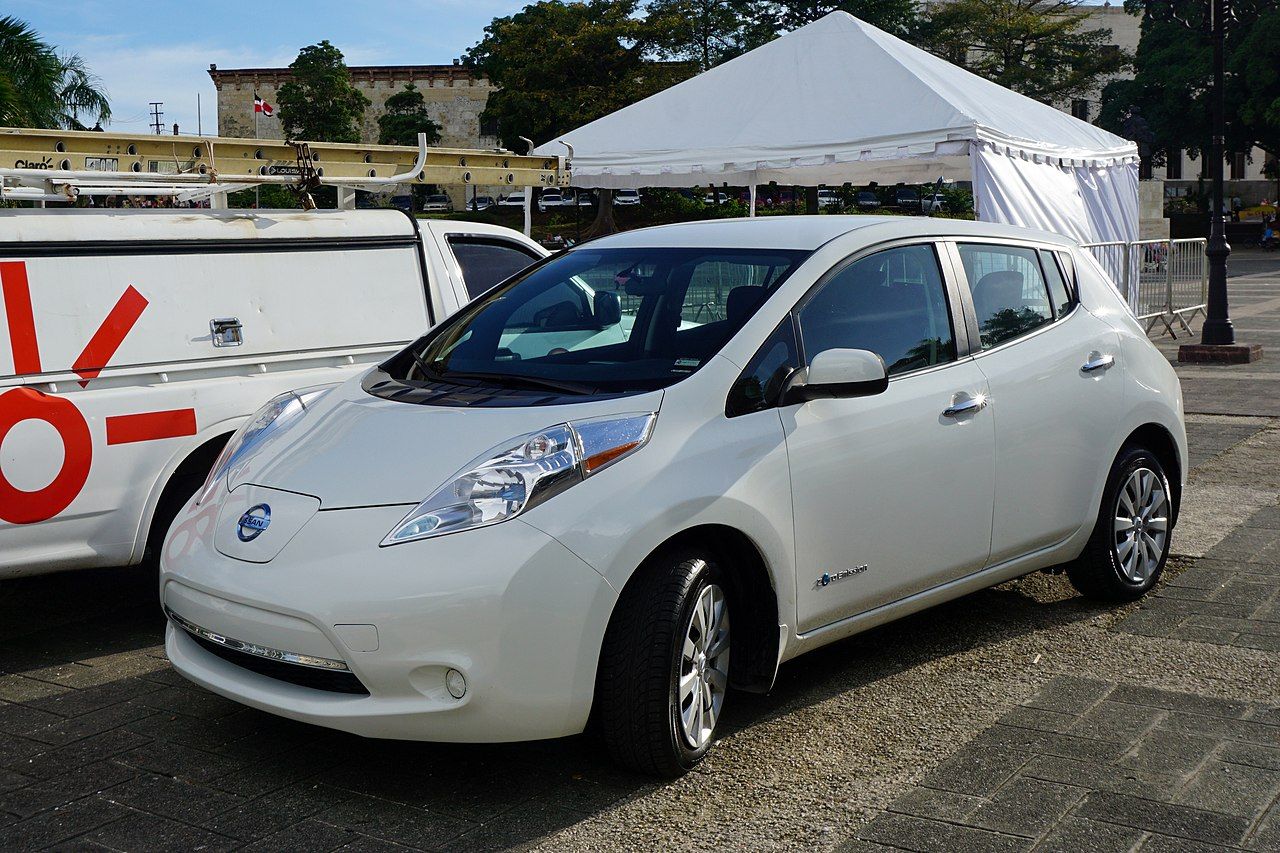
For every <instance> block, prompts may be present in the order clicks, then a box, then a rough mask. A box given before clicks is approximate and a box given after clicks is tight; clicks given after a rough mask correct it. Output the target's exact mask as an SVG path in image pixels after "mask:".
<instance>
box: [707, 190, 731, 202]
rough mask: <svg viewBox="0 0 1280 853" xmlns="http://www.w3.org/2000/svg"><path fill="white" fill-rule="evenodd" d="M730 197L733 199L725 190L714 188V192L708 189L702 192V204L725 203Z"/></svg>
mask: <svg viewBox="0 0 1280 853" xmlns="http://www.w3.org/2000/svg"><path fill="white" fill-rule="evenodd" d="M732 199H733V196H732V195H730V194H729V192H728V191H726V190H716V191H715V193H714V194H713V193H712V192H711V191H710V190H708V191H707V192H705V193H703V194H702V203H703V204H710V205H717V204H727V203H728V202H729V201H731V200H732Z"/></svg>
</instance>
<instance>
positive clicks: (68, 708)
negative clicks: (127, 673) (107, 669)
mask: <svg viewBox="0 0 1280 853" xmlns="http://www.w3.org/2000/svg"><path fill="white" fill-rule="evenodd" d="M159 689H160V686H159V685H157V684H154V683H152V682H150V681H146V680H144V679H141V678H121V679H119V680H116V681H112V682H109V683H107V684H99V685H96V686H94V687H86V688H84V689H81V690H65V689H63V690H59V691H58V692H57V693H55V694H53V695H49V696H45V697H43V698H41V699H38V700H36V701H33V702H32V703H31V704H32V705H33V707H36V708H39V709H40V710H42V711H50V712H52V713H54V714H59V715H61V716H63V717H78V716H80V715H81V714H88V713H90V712H91V711H97V710H100V709H102V708H106V707H107V706H108V705H115V704H118V703H120V702H127V701H129V700H130V699H133V698H135V697H138V696H142V695H143V694H146V693H150V692H151V691H153V690H159Z"/></svg>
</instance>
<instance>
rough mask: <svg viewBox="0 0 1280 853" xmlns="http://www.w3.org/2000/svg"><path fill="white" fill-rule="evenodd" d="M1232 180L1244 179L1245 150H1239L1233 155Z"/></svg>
mask: <svg viewBox="0 0 1280 853" xmlns="http://www.w3.org/2000/svg"><path fill="white" fill-rule="evenodd" d="M1230 179H1231V180H1233V181H1243V180H1244V152H1243V151H1237V152H1236V153H1235V154H1232V155H1231V178H1230Z"/></svg>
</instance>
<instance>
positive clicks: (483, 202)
mask: <svg viewBox="0 0 1280 853" xmlns="http://www.w3.org/2000/svg"><path fill="white" fill-rule="evenodd" d="M494 204H495V202H494V200H493V196H491V195H478V196H476V197H474V198H473V199H471V201H470V203H469V204H468V205H467V208H468V209H470V210H477V211H479V210H488V209H489V208H491V207H493V206H494Z"/></svg>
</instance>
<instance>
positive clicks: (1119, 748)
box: [974, 723, 1126, 761]
mask: <svg viewBox="0 0 1280 853" xmlns="http://www.w3.org/2000/svg"><path fill="white" fill-rule="evenodd" d="M974 743H975V744H980V745H984V746H986V745H998V746H1001V747H1004V748H1007V749H1016V750H1020V751H1022V752H1032V753H1037V754H1040V755H1061V756H1063V757H1064V758H1077V759H1080V760H1081V761H1112V760H1114V759H1117V758H1119V757H1120V756H1121V755H1123V754H1124V753H1125V749H1126V744H1122V743H1111V742H1108V741H1100V740H1093V739H1090V738H1083V737H1076V736H1074V735H1068V734H1055V733H1054V732H1038V731H1033V730H1031V729H1020V728H1015V727H1013V726H1002V725H1000V724H999V723H997V724H996V725H994V726H992V727H991V728H989V729H987V730H986V731H984V732H982V734H980V735H978V736H977V737H976V738H974Z"/></svg>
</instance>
